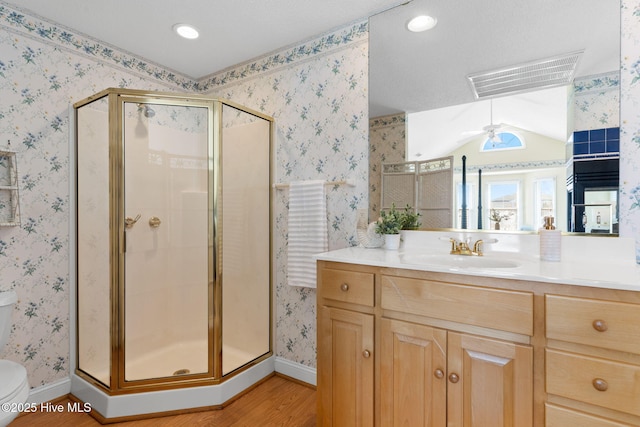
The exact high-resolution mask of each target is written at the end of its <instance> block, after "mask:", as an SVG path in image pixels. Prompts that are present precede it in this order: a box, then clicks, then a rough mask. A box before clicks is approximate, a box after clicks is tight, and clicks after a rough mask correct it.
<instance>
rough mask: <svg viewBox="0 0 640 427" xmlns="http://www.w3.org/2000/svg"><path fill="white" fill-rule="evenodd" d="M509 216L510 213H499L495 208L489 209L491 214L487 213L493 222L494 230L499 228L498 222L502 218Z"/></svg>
mask: <svg viewBox="0 0 640 427" xmlns="http://www.w3.org/2000/svg"><path fill="white" fill-rule="evenodd" d="M509 218H511V214H510V213H508V214H501V213H500V212H499V211H498V210H497V209H491V215H489V219H490V220H491V221H493V222H494V223H495V224H494V229H496V230H500V223H501V222H502V220H503V219H509Z"/></svg>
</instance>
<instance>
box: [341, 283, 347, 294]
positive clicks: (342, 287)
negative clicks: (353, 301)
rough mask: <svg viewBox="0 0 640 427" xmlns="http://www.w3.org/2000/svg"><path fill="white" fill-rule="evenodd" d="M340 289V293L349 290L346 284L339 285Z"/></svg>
mask: <svg viewBox="0 0 640 427" xmlns="http://www.w3.org/2000/svg"><path fill="white" fill-rule="evenodd" d="M340 289H342V292H347V291H348V290H349V285H348V284H347V283H343V284H342V285H340Z"/></svg>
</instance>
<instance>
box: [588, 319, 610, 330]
mask: <svg viewBox="0 0 640 427" xmlns="http://www.w3.org/2000/svg"><path fill="white" fill-rule="evenodd" d="M592 325H593V329H595V330H596V331H598V332H604V331H606V330H607V329H609V327H608V326H607V322H605V321H604V320H601V319H596V320H594V321H593V323H592Z"/></svg>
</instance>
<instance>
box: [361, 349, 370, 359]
mask: <svg viewBox="0 0 640 427" xmlns="http://www.w3.org/2000/svg"><path fill="white" fill-rule="evenodd" d="M362 357H364V358H365V359H368V358H369V357H371V352H370V351H369V350H365V351H363V352H362Z"/></svg>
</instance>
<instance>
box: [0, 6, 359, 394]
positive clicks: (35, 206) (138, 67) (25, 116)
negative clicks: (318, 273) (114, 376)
mask: <svg viewBox="0 0 640 427" xmlns="http://www.w3.org/2000/svg"><path fill="white" fill-rule="evenodd" d="M0 28H1V31H0V91H1V94H2V96H1V97H0V119H1V120H0V130H1V131H2V135H3V136H2V137H1V139H0V148H11V149H12V150H15V151H17V153H18V154H17V155H18V167H19V174H20V175H19V181H20V182H19V184H20V205H21V212H22V224H21V226H20V227H2V228H0V278H1V281H0V289H3V290H4V289H15V290H16V291H17V293H18V295H19V301H18V304H17V306H16V308H15V312H14V325H13V331H12V334H11V338H10V342H9V343H8V344H7V346H6V347H5V348H4V349H3V350H2V352H1V353H0V357H2V358H7V359H11V360H15V361H17V362H19V363H22V364H23V365H25V367H26V368H27V371H28V373H29V381H30V384H31V386H32V387H38V386H42V385H47V384H51V383H54V382H56V381H57V380H60V379H63V378H66V377H68V376H69V374H70V372H71V370H72V367H70V366H69V360H70V359H69V334H70V324H69V323H70V318H69V298H70V286H71V274H70V271H69V256H70V249H71V246H70V245H72V244H73V242H72V241H71V240H70V230H69V220H70V215H71V214H72V211H71V209H72V206H71V202H72V200H71V194H70V189H69V185H70V183H69V174H70V173H71V170H70V168H71V167H72V165H71V163H70V158H69V150H70V145H69V141H70V137H71V135H70V129H69V128H70V122H69V114H70V106H71V104H73V103H74V102H76V101H79V100H81V99H84V98H86V97H88V96H90V95H93V94H94V93H96V92H99V91H101V90H103V89H105V88H107V87H125V88H134V89H143V90H161V91H172V92H185V91H188V92H201V93H202V92H203V91H204V90H207V91H208V93H209V94H212V95H215V96H223V97H225V98H228V99H231V100H233V101H234V102H238V103H240V104H243V105H245V106H247V107H250V108H253V109H256V110H259V111H262V112H264V113H266V114H268V115H271V116H273V117H275V118H276V125H277V132H276V134H277V135H276V147H277V153H276V155H277V165H276V168H277V170H276V172H275V179H276V180H277V181H278V182H290V181H292V180H301V179H325V180H331V181H333V180H343V179H349V180H350V181H353V182H355V183H356V185H355V186H353V187H352V186H336V187H330V188H329V187H328V188H327V190H328V191H327V199H328V203H329V216H330V218H329V228H330V236H329V238H330V248H332V249H333V248H339V247H343V246H348V245H351V244H355V236H354V234H355V222H356V213H355V212H356V210H357V209H359V208H363V207H366V206H367V204H368V198H367V194H366V186H367V184H366V183H367V164H368V162H367V157H368V148H367V147H368V142H367V94H366V93H367V86H366V83H367V72H368V70H367V60H368V58H367V55H368V46H367V25H366V22H362V23H358V24H354V25H351V26H349V27H347V28H345V29H342V30H338V31H335V32H334V33H332V34H328V35H325V36H321V37H318V38H317V39H315V40H311V41H307V42H305V43H302V44H300V45H299V46H297V47H296V48H294V49H290V50H288V51H283V52H281V53H279V54H274V55H271V56H268V57H264V58H259V59H257V60H256V61H255V62H251V63H250V64H241V65H239V66H238V67H237V68H236V69H232V70H226V71H225V72H224V73H221V74H218V75H213V76H210V77H207V78H206V79H205V80H204V81H200V82H193V81H190V80H189V79H187V78H185V77H183V76H179V75H176V74H175V73H172V72H169V71H167V70H164V69H162V67H159V66H157V65H154V64H150V63H148V62H145V61H143V60H141V59H139V58H135V57H131V56H130V55H129V54H126V53H123V52H119V51H118V50H117V49H114V48H113V47H110V46H108V45H104V44H101V43H100V42H99V41H96V40H92V39H90V38H87V37H84V36H82V35H81V34H76V33H74V32H73V31H72V30H69V29H66V28H63V27H60V26H57V25H56V24H54V23H50V22H47V21H44V20H42V19H40V18H37V17H32V16H29V15H28V14H25V13H24V12H23V11H20V10H18V9H16V8H12V7H10V6H8V5H6V4H5V3H3V2H1V1H0ZM9 142H10V143H9ZM275 197H276V219H275V224H274V225H275V231H276V236H275V242H276V248H275V254H274V256H275V263H276V266H275V269H276V271H277V283H276V284H275V285H276V301H277V314H276V315H277V318H278V321H277V323H278V324H277V330H276V334H277V346H276V349H275V350H276V354H277V355H279V356H282V357H284V358H286V359H288V360H292V361H295V362H298V363H302V364H305V365H308V366H311V367H313V366H315V291H314V290H312V289H298V288H293V287H289V286H288V285H286V273H285V272H286V265H285V263H286V256H285V255H286V222H287V221H286V212H287V197H288V195H287V192H286V190H278V191H276V192H275Z"/></svg>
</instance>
